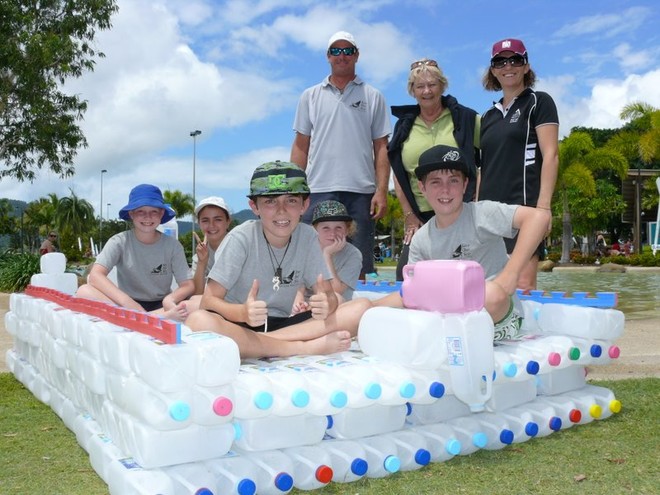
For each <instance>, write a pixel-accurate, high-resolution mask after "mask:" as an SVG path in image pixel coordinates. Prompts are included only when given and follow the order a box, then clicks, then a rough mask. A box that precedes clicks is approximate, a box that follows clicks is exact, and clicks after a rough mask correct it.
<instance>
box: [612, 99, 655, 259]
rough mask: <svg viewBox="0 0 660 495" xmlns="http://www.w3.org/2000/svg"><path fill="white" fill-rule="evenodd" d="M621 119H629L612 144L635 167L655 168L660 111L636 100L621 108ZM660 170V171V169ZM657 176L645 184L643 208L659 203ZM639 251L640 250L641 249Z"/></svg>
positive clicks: (637, 237)
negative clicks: (653, 165)
mask: <svg viewBox="0 0 660 495" xmlns="http://www.w3.org/2000/svg"><path fill="white" fill-rule="evenodd" d="M620 117H621V119H623V120H629V122H628V123H627V124H626V125H625V126H624V128H623V130H622V131H621V132H620V133H618V134H617V135H615V136H613V137H612V139H610V140H609V141H608V142H607V145H606V146H608V147H611V148H613V149H615V150H617V151H620V152H621V153H622V154H623V155H624V156H625V157H626V158H627V159H628V162H629V163H630V164H631V167H634V168H637V169H641V168H653V167H652V164H654V163H656V167H657V161H658V159H660V110H659V109H657V108H655V107H653V106H652V105H649V104H648V103H644V102H634V103H630V104H628V105H626V106H625V107H623V110H621V114H620ZM659 173H660V171H659ZM655 179H656V178H655V177H650V178H648V179H647V180H645V181H644V182H643V183H642V184H641V186H642V187H641V190H640V189H638V190H637V193H636V195H640V197H637V196H636V199H635V201H639V202H640V203H639V204H640V207H641V208H649V209H650V208H652V207H653V206H655V205H656V204H658V195H657V193H656V185H655ZM636 211H637V215H636V218H635V236H634V237H635V250H640V249H641V232H640V228H641V225H640V222H641V218H640V217H638V215H639V210H636ZM638 252H639V251H638Z"/></svg>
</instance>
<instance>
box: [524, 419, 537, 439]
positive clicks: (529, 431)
mask: <svg viewBox="0 0 660 495" xmlns="http://www.w3.org/2000/svg"><path fill="white" fill-rule="evenodd" d="M525 434H526V435H527V436H529V437H535V436H536V435H538V434H539V425H537V424H536V423H535V422H534V421H530V422H529V423H527V424H526V425H525Z"/></svg>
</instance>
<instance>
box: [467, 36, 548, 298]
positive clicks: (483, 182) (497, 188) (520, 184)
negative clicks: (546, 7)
mask: <svg viewBox="0 0 660 495" xmlns="http://www.w3.org/2000/svg"><path fill="white" fill-rule="evenodd" d="M535 81H536V74H535V73H534V71H533V70H532V68H531V67H530V65H529V60H528V56H527V49H526V48H525V45H524V44H523V42H522V41H520V40H516V39H505V40H501V41H498V42H497V43H495V44H494V45H493V50H492V55H491V60H490V67H489V68H488V70H487V71H486V74H485V75H484V78H483V84H484V88H486V89H487V90H488V91H502V95H503V96H502V99H501V100H500V101H499V102H497V103H495V105H493V107H492V108H490V109H489V110H488V111H487V112H486V113H485V114H484V115H483V116H482V118H481V140H480V141H481V174H480V184H479V191H478V199H479V200H484V199H489V200H493V201H500V202H502V203H508V204H519V205H525V206H535V207H536V208H539V209H542V210H544V211H545V212H547V222H548V232H549V231H550V227H551V226H552V213H551V210H550V205H551V201H552V194H553V192H554V189H555V183H556V181H557V168H558V166H559V154H558V138H559V117H558V115H557V107H556V106H555V103H554V101H553V100H552V97H551V96H550V95H549V94H547V93H543V92H541V91H533V90H532V87H533V86H534V83H535ZM504 241H505V243H506V245H507V251H508V252H509V253H511V251H513V246H514V245H515V241H516V240H515V239H504ZM543 255H544V243H541V244H540V245H539V248H538V249H537V252H536V253H535V254H534V256H533V257H532V259H531V260H530V261H529V263H528V264H527V266H526V267H525V269H524V270H523V271H522V273H521V275H520V278H519V279H518V287H519V288H520V289H524V290H531V289H536V272H537V269H538V262H539V259H543Z"/></svg>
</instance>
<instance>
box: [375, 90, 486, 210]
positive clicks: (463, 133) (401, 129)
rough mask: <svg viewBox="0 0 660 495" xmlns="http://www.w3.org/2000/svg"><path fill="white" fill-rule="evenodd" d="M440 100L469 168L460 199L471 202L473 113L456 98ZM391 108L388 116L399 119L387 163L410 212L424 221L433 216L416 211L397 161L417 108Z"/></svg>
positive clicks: (476, 158) (475, 159)
mask: <svg viewBox="0 0 660 495" xmlns="http://www.w3.org/2000/svg"><path fill="white" fill-rule="evenodd" d="M441 101H442V106H443V107H445V108H448V109H449V111H450V112H451V118H452V121H453V123H454V131H453V134H454V139H456V142H457V143H458V147H459V148H460V149H461V151H462V152H463V154H464V155H465V159H466V160H467V161H468V167H469V168H470V176H469V177H468V179H469V181H468V186H467V189H466V190H465V195H464V196H463V200H464V201H472V200H473V199H474V195H475V193H476V190H477V167H479V166H480V164H481V158H480V152H479V149H478V148H476V147H475V146H474V132H475V121H476V116H477V112H476V111H474V110H472V109H471V108H468V107H466V106H463V105H461V104H460V103H458V101H457V100H456V98H454V97H453V96H451V95H446V96H442V97H441ZM391 109H392V115H394V116H395V117H397V118H398V119H399V120H397V122H396V124H395V125H394V131H393V132H392V139H391V140H390V142H389V144H388V146H387V156H388V158H389V160H390V165H391V167H392V171H393V172H394V175H395V177H396V179H397V181H398V182H399V185H400V186H401V189H402V191H403V193H404V194H405V195H406V198H407V199H408V203H410V206H411V208H412V211H413V212H414V213H415V215H416V216H417V217H418V218H421V219H422V220H424V221H425V222H426V221H428V220H429V218H431V217H432V216H433V211H430V212H421V211H419V207H418V206H417V201H415V197H414V195H413V192H412V188H411V187H410V181H409V178H408V173H407V172H406V170H405V168H404V167H403V160H402V158H401V149H402V148H403V143H404V141H405V140H406V139H408V136H409V135H410V130H411V129H412V126H413V123H414V122H415V119H416V118H417V116H418V115H419V112H420V109H419V105H402V106H393V107H391Z"/></svg>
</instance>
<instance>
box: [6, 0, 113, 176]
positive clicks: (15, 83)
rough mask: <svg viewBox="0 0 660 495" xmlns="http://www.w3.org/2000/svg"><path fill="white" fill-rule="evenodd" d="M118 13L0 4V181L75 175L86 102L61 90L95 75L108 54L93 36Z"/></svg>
mask: <svg viewBox="0 0 660 495" xmlns="http://www.w3.org/2000/svg"><path fill="white" fill-rule="evenodd" d="M117 9H118V7H117V5H116V2H115V0H21V1H16V0H0V37H1V38H2V43H0V129H1V131H0V178H2V177H8V176H9V177H14V178H15V179H18V180H21V181H23V180H30V181H32V180H34V178H35V176H36V171H37V170H39V169H41V168H42V167H44V166H46V167H48V168H49V169H50V170H51V171H53V172H54V173H56V174H58V175H59V176H60V177H70V176H72V175H73V174H74V166H73V160H74V158H75V156H76V154H77V150H78V149H79V148H81V147H86V146H87V141H86V139H85V136H84V135H83V133H82V131H81V129H80V127H78V124H77V122H78V121H79V120H80V119H82V117H83V114H84V113H85V111H86V110H87V102H86V101H85V100H83V99H82V98H81V97H80V96H79V95H68V94H66V93H65V92H64V91H63V90H62V85H63V84H64V82H65V81H66V80H67V79H70V78H78V77H80V76H82V75H83V74H84V73H85V72H88V71H92V70H94V65H95V63H96V62H95V59H96V58H97V57H103V56H104V55H103V53H102V52H99V51H97V49H96V48H95V46H94V44H93V41H94V36H95V34H96V32H97V30H104V29H109V28H110V26H111V24H110V19H111V17H112V15H113V14H114V13H115V12H116V11H117Z"/></svg>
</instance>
